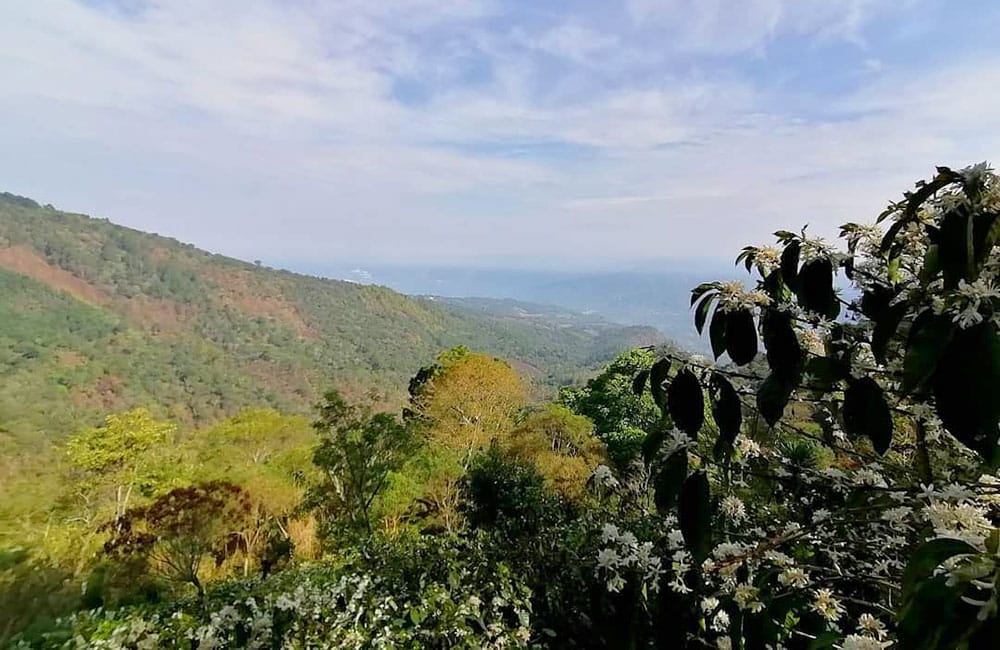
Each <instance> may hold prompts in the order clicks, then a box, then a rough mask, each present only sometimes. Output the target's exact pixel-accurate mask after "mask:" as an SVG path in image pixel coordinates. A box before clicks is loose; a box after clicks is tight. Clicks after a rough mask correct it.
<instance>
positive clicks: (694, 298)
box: [691, 282, 718, 307]
mask: <svg viewBox="0 0 1000 650" xmlns="http://www.w3.org/2000/svg"><path fill="white" fill-rule="evenodd" d="M717 288H718V285H717V284H716V283H715V282H703V283H701V284H699V285H698V286H697V287H695V288H694V289H692V290H691V306H692V307H694V303H696V302H698V301H699V300H700V299H701V297H702V296H704V295H705V294H706V293H708V292H709V291H711V290H712V289H717Z"/></svg>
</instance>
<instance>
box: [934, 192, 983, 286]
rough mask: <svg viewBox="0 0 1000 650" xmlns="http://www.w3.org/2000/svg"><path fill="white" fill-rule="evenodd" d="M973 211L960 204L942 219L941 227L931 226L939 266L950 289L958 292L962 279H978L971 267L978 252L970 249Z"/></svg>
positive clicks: (945, 284)
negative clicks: (970, 220) (970, 217)
mask: <svg viewBox="0 0 1000 650" xmlns="http://www.w3.org/2000/svg"><path fill="white" fill-rule="evenodd" d="M969 216H970V213H969V208H968V206H965V205H960V206H958V207H956V208H954V209H952V210H950V211H949V212H947V213H946V214H945V215H944V216H943V217H942V218H941V222H940V225H939V226H938V227H933V226H928V227H927V236H928V238H929V239H930V240H931V242H932V243H933V244H935V245H936V246H937V263H938V266H939V267H940V269H941V276H942V277H943V278H944V286H945V288H946V289H954V288H955V287H957V286H958V283H959V281H960V280H972V279H974V278H973V277H972V276H973V273H972V268H971V267H972V266H973V265H971V264H970V261H971V259H974V258H972V255H974V251H970V250H969V244H970V243H971V244H973V245H975V242H974V241H973V242H970V241H969Z"/></svg>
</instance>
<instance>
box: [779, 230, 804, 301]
mask: <svg viewBox="0 0 1000 650" xmlns="http://www.w3.org/2000/svg"><path fill="white" fill-rule="evenodd" d="M801 248H802V247H801V245H800V244H799V242H798V240H793V241H791V242H789V244H788V245H787V246H785V250H783V251H781V277H782V279H783V280H784V281H785V284H786V285H787V286H788V288H789V289H791V290H792V291H796V290H797V288H798V286H799V252H800V251H801Z"/></svg>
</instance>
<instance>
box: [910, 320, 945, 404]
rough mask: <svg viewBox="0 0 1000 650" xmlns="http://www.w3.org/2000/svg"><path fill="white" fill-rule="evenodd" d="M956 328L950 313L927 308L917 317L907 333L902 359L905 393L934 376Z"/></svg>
mask: <svg viewBox="0 0 1000 650" xmlns="http://www.w3.org/2000/svg"><path fill="white" fill-rule="evenodd" d="M955 329H956V325H955V323H954V322H952V320H951V317H950V316H946V315H944V314H941V315H938V314H935V313H934V312H933V311H931V310H929V309H928V310H927V311H924V312H922V313H921V314H920V315H919V316H917V318H916V320H914V321H913V327H911V328H910V333H909V335H908V336H907V342H906V356H905V357H904V358H903V391H904V392H907V393H908V392H911V391H914V390H916V389H918V388H920V386H921V385H922V384H923V383H924V382H926V381H928V380H929V379H930V378H931V377H932V376H933V375H934V370H935V369H936V368H937V365H938V362H939V361H940V360H941V357H942V356H943V355H944V353H945V350H947V349H948V344H949V343H951V337H952V335H953V334H954V333H955Z"/></svg>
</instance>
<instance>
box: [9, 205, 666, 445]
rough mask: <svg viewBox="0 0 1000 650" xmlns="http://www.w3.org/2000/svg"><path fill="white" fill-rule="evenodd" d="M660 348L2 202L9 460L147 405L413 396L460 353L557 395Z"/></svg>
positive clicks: (292, 404)
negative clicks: (443, 360) (438, 358)
mask: <svg viewBox="0 0 1000 650" xmlns="http://www.w3.org/2000/svg"><path fill="white" fill-rule="evenodd" d="M662 341H663V336H662V335H661V334H660V333H659V332H658V331H657V330H656V329H654V328H652V327H639V326H622V325H618V324H616V323H614V322H611V320H608V319H605V318H602V317H599V316H596V315H587V314H581V313H577V312H574V311H573V310H570V309H566V308H563V307H560V308H552V307H545V306H539V305H533V304H523V303H518V302H512V301H496V300H452V299H441V298H433V297H424V298H413V297H408V296H405V295H401V294H400V293H397V292H396V291H393V290H390V289H388V288H384V287H379V286H373V285H362V284H358V283H356V282H346V281H338V280H329V279H322V278H319V277H312V276H307V275H301V274H296V273H291V272H288V271H279V270H273V269H269V268H265V267H262V266H260V265H255V264H250V263H246V262H242V261H239V260H235V259H231V258H227V257H223V256H221V255H213V254H210V253H207V252H204V251H201V250H198V249H197V248H195V247H194V246H192V245H190V244H184V243H180V242H178V241H176V240H173V239H168V238H164V237H160V236H157V235H152V234H148V233H143V232H139V231H136V230H132V229H129V228H124V227H121V226H117V225H115V224H112V223H110V222H109V221H107V220H102V219H93V218H90V217H87V216H84V215H79V214H71V213H67V212H62V211H59V210H56V209H54V208H52V207H51V206H44V207H43V206H40V205H39V204H37V203H36V202H35V201H33V200H31V199H26V198H24V197H19V196H15V195H12V194H0V451H2V450H4V449H11V448H13V449H19V448H26V447H28V446H31V445H38V444H43V443H44V442H45V441H47V440H51V439H54V438H58V437H59V436H62V435H64V434H66V433H67V432H69V431H72V430H73V429H74V428H76V427H79V426H81V425H82V424H84V423H88V424H89V423H93V422H94V421H95V420H96V419H97V418H99V417H100V416H101V415H102V414H104V413H106V412H108V411H113V410H118V409H123V408H127V407H131V406H134V405H146V406H149V407H151V408H153V409H154V410H155V411H158V412H160V414H161V415H164V416H169V417H172V418H174V419H177V420H180V421H183V422H190V423H199V422H204V421H209V420H213V419H215V418H218V417H220V416H223V415H228V414H231V413H233V412H234V411H236V410H238V409H240V408H242V407H245V406H249V405H271V406H274V407H277V408H280V409H284V410H288V411H293V412H304V411H306V410H308V409H309V408H310V406H311V405H312V404H313V403H314V402H315V401H316V400H317V399H318V397H319V395H320V393H321V392H322V391H323V390H324V389H326V388H328V387H330V386H337V387H339V388H340V389H342V390H344V391H346V392H347V393H348V394H349V395H350V394H353V395H357V394H359V393H361V392H363V391H367V390H369V389H372V388H375V389H378V390H381V391H383V392H384V393H385V394H387V395H388V397H389V398H390V399H395V400H401V399H402V397H403V394H404V392H405V388H406V380H407V379H408V378H409V377H410V376H411V375H412V374H413V373H414V372H415V371H416V370H417V369H418V368H419V367H420V366H422V365H425V364H427V363H429V362H431V361H432V360H433V359H434V357H435V355H436V354H437V353H438V352H439V351H440V350H442V349H445V348H448V347H452V346H455V345H458V344H464V345H467V346H469V347H471V348H474V349H478V350H482V351H486V352H490V353H493V354H497V355H499V356H503V357H506V358H509V359H511V360H512V361H513V362H514V363H515V364H516V365H518V367H520V368H521V369H522V370H524V371H525V372H527V373H528V374H531V375H533V376H535V377H536V378H537V379H538V380H539V382H538V383H547V384H550V385H552V384H558V383H560V382H564V381H568V380H570V379H572V378H574V377H577V378H578V377H580V376H581V373H582V371H583V370H584V369H588V368H593V367H594V366H595V365H597V364H599V363H601V362H603V361H605V360H607V359H609V358H610V357H612V356H613V355H614V354H616V353H618V352H620V351H622V350H625V349H627V348H629V347H634V346H638V345H649V344H657V343H660V342H662Z"/></svg>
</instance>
